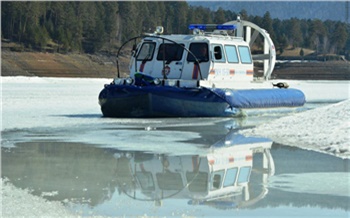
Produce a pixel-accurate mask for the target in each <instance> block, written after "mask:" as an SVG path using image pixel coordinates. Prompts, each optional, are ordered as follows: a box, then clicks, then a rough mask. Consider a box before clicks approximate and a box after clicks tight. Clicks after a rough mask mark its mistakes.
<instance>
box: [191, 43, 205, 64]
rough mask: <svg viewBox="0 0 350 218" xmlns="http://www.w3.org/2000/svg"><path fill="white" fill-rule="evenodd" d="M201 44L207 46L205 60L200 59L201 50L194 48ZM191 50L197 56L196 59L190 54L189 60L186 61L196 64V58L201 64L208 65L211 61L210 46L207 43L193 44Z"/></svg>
mask: <svg viewBox="0 0 350 218" xmlns="http://www.w3.org/2000/svg"><path fill="white" fill-rule="evenodd" d="M200 44H202V45H206V49H207V52H206V54H205V58H203V59H202V58H200V57H198V54H199V53H200V51H199V49H198V48H193V46H195V45H196V46H197V45H200ZM199 48H201V47H199ZM189 50H190V51H191V52H192V53H193V54H194V55H195V57H193V55H192V54H191V53H189V52H188V54H187V58H186V60H187V61H188V62H196V58H197V59H198V61H199V62H200V63H207V62H208V61H209V45H208V43H206V42H192V43H191V44H190V46H189Z"/></svg>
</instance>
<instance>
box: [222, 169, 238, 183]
mask: <svg viewBox="0 0 350 218" xmlns="http://www.w3.org/2000/svg"><path fill="white" fill-rule="evenodd" d="M237 171H238V169H237V168H231V169H227V172H226V176H225V181H224V187H227V186H233V185H234V184H235V182H236V177H237Z"/></svg>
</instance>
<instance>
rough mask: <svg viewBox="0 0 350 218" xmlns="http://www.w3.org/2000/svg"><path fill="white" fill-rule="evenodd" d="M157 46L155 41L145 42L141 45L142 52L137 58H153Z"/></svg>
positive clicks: (141, 59)
mask: <svg viewBox="0 0 350 218" xmlns="http://www.w3.org/2000/svg"><path fill="white" fill-rule="evenodd" d="M155 46H156V44H155V43H154V42H145V43H143V44H142V46H141V49H140V52H139V53H138V54H137V58H136V60H138V61H150V60H152V58H153V53H154V48H155Z"/></svg>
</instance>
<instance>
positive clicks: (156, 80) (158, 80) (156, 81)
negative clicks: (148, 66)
mask: <svg viewBox="0 0 350 218" xmlns="http://www.w3.org/2000/svg"><path fill="white" fill-rule="evenodd" d="M153 82H154V84H155V85H157V86H158V85H159V84H160V83H161V81H160V79H159V78H155V79H154V80H153Z"/></svg>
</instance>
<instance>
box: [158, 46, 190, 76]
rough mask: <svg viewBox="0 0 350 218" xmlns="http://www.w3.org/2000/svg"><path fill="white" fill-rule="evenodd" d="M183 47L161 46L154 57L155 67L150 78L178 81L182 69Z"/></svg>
mask: <svg viewBox="0 0 350 218" xmlns="http://www.w3.org/2000/svg"><path fill="white" fill-rule="evenodd" d="M183 59H184V45H183V44H170V43H164V44H161V45H160V46H159V48H158V53H157V57H156V67H155V69H157V70H155V71H154V72H153V74H152V76H153V77H159V78H161V77H165V78H167V79H180V78H181V74H182V68H183Z"/></svg>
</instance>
